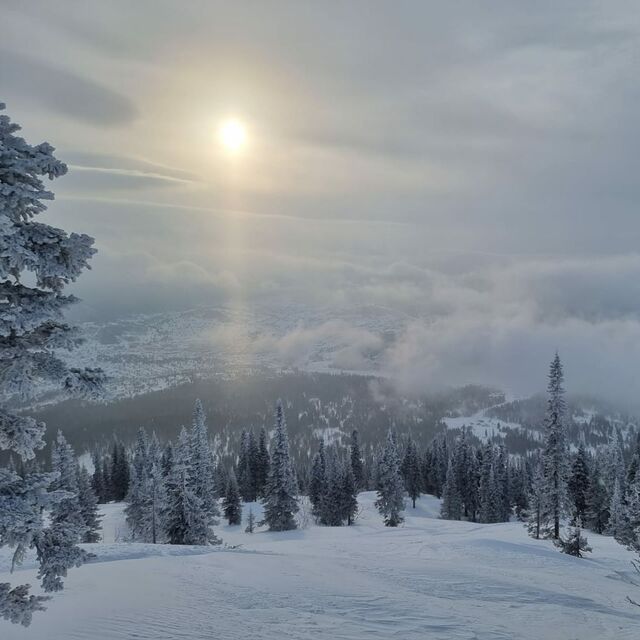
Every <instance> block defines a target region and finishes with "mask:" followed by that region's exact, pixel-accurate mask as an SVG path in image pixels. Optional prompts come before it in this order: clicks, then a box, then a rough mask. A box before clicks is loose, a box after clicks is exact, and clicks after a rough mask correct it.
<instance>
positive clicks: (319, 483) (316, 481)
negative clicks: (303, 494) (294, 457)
mask: <svg viewBox="0 0 640 640" xmlns="http://www.w3.org/2000/svg"><path fill="white" fill-rule="evenodd" d="M326 466H327V463H326V459H325V452H324V440H322V439H321V440H320V444H319V445H318V452H317V453H316V454H315V455H314V456H313V461H312V463H311V479H310V480H309V502H311V508H312V511H313V515H314V516H315V517H316V518H320V516H321V509H322V501H323V500H324V497H325V495H326V493H327V477H326Z"/></svg>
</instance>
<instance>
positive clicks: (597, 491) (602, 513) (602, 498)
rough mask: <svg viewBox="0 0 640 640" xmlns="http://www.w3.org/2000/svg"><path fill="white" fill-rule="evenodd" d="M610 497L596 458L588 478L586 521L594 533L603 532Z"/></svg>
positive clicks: (607, 520) (607, 519) (605, 526)
mask: <svg viewBox="0 0 640 640" xmlns="http://www.w3.org/2000/svg"><path fill="white" fill-rule="evenodd" d="M609 504H610V499H609V496H608V492H607V490H606V488H605V486H604V482H603V480H602V477H601V475H600V462H599V460H598V459H597V458H596V459H595V460H594V463H593V468H592V471H591V477H590V479H589V494H588V497H587V522H588V524H589V528H590V529H591V530H592V531H594V532H595V533H604V531H605V530H606V528H607V525H608V523H609Z"/></svg>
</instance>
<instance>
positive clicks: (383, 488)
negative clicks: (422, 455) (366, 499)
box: [375, 429, 404, 527]
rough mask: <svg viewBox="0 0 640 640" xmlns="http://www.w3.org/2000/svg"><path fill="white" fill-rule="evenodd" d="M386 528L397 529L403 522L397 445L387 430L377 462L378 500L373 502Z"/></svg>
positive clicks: (401, 481)
mask: <svg viewBox="0 0 640 640" xmlns="http://www.w3.org/2000/svg"><path fill="white" fill-rule="evenodd" d="M375 505H376V507H377V508H378V511H379V512H380V514H381V515H382V517H383V518H384V524H385V526H387V527H397V526H398V525H399V524H401V523H402V522H403V521H404V517H403V515H402V512H403V511H404V482H403V480H402V474H401V473H400V460H399V458H398V445H397V444H396V437H395V434H394V432H393V431H392V430H391V429H389V431H388V432H387V440H386V443H385V446H384V449H383V450H382V455H381V457H380V459H379V461H378V499H377V500H376V502H375Z"/></svg>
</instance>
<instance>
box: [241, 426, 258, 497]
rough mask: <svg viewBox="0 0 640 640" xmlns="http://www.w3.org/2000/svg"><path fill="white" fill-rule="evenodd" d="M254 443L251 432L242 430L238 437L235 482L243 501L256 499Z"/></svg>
mask: <svg viewBox="0 0 640 640" xmlns="http://www.w3.org/2000/svg"><path fill="white" fill-rule="evenodd" d="M255 467H256V445H255V441H254V438H253V433H251V432H250V431H243V432H242V436H241V439H240V454H239V456H238V476H237V482H238V487H239V489H240V494H241V495H242V499H243V500H244V501H245V502H255V500H256V486H257V482H256V478H255Z"/></svg>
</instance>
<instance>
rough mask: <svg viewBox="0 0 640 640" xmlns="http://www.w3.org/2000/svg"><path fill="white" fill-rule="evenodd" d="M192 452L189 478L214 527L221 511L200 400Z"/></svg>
mask: <svg viewBox="0 0 640 640" xmlns="http://www.w3.org/2000/svg"><path fill="white" fill-rule="evenodd" d="M190 451H191V457H190V460H189V463H190V470H189V471H190V473H189V477H190V479H191V488H192V489H193V491H194V493H195V494H196V495H197V496H198V498H200V500H201V502H202V507H203V509H204V511H205V514H206V516H207V522H208V524H209V526H214V525H216V524H217V518H218V516H219V515H220V509H219V508H218V500H217V498H216V492H215V489H214V479H213V472H214V466H213V456H212V453H211V447H210V445H209V430H208V428H207V416H206V414H205V412H204V408H203V407H202V403H201V402H200V400H196V402H195V407H194V411H193V422H192V426H191V434H190ZM225 490H226V486H225Z"/></svg>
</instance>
